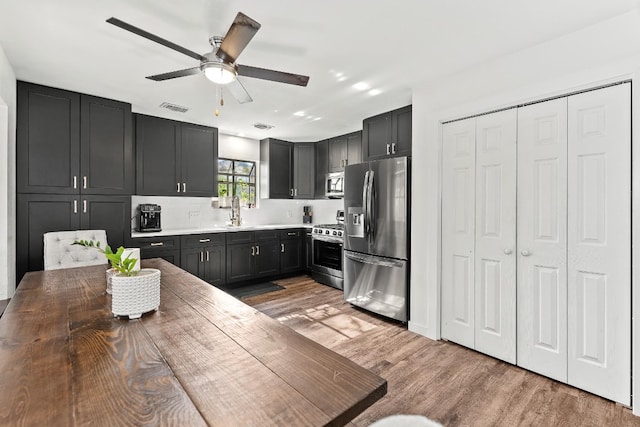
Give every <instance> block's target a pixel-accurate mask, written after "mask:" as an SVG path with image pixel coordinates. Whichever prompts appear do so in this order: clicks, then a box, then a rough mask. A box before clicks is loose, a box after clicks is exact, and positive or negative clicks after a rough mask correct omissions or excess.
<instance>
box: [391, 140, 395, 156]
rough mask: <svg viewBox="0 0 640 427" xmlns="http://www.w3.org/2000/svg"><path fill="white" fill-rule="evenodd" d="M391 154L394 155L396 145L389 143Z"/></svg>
mask: <svg viewBox="0 0 640 427" xmlns="http://www.w3.org/2000/svg"><path fill="white" fill-rule="evenodd" d="M391 153H392V154H396V143H395V142H393V143H391Z"/></svg>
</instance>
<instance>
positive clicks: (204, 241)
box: [200, 239, 211, 243]
mask: <svg viewBox="0 0 640 427" xmlns="http://www.w3.org/2000/svg"><path fill="white" fill-rule="evenodd" d="M210 241H211V239H200V243H209V242H210Z"/></svg>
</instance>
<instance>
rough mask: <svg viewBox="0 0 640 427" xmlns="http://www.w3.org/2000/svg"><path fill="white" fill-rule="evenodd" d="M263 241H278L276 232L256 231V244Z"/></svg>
mask: <svg viewBox="0 0 640 427" xmlns="http://www.w3.org/2000/svg"><path fill="white" fill-rule="evenodd" d="M265 240H273V241H277V240H278V230H260V231H256V242H259V241H265Z"/></svg>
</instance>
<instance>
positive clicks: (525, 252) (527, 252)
mask: <svg viewBox="0 0 640 427" xmlns="http://www.w3.org/2000/svg"><path fill="white" fill-rule="evenodd" d="M520 255H522V256H529V255H531V252H529V251H528V250H526V249H523V250H522V251H520Z"/></svg>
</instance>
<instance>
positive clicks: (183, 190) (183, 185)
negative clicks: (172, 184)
mask: <svg viewBox="0 0 640 427" xmlns="http://www.w3.org/2000/svg"><path fill="white" fill-rule="evenodd" d="M182 192H183V193H186V192H187V183H186V182H183V183H182Z"/></svg>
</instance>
